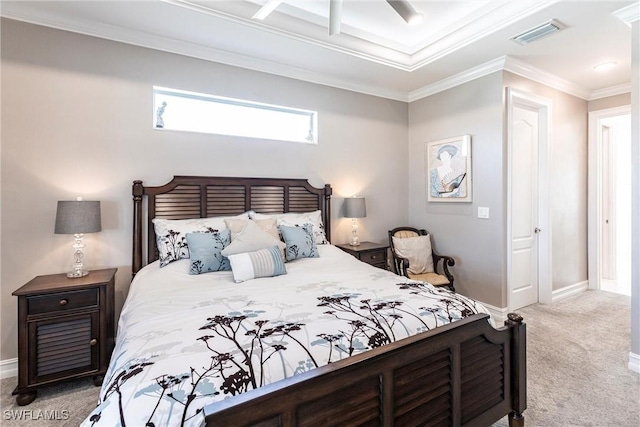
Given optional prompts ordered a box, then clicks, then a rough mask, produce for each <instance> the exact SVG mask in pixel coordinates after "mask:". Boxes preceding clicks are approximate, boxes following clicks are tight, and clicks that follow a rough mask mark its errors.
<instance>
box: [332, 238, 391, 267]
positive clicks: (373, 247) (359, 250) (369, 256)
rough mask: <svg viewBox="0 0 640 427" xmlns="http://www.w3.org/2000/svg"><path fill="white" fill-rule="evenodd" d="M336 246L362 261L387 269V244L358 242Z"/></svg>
mask: <svg viewBox="0 0 640 427" xmlns="http://www.w3.org/2000/svg"><path fill="white" fill-rule="evenodd" d="M336 246H337V247H339V248H340V249H342V250H343V251H345V252H348V253H350V254H351V255H353V256H354V257H356V258H358V259H359V260H360V261H362V262H366V263H367V264H371V265H373V266H374V267H379V268H382V269H384V270H387V249H389V245H386V244H381V243H372V242H360V245H359V246H351V245H349V244H348V243H345V244H343V245H336Z"/></svg>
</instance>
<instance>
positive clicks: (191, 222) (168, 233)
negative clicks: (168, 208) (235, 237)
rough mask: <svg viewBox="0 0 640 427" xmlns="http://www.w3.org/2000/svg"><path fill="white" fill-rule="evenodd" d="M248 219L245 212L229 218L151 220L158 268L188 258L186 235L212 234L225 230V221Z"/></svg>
mask: <svg viewBox="0 0 640 427" xmlns="http://www.w3.org/2000/svg"><path fill="white" fill-rule="evenodd" d="M231 218H235V219H248V218H249V215H248V214H247V213H246V212H245V213H242V214H240V215H236V216H231V217H212V218H194V219H159V218H154V219H153V220H152V222H153V227H154V230H155V232H156V246H157V248H158V252H159V255H160V267H164V266H166V265H167V264H169V263H172V262H173V261H177V260H179V259H185V258H189V247H188V244H187V240H186V237H185V236H186V235H187V233H212V232H215V231H222V230H226V229H227V226H226V224H225V223H224V220H225V219H231Z"/></svg>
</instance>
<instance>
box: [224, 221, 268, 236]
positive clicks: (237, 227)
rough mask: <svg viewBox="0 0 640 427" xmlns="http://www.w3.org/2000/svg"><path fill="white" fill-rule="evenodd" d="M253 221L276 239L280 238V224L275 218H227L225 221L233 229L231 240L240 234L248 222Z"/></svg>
mask: <svg viewBox="0 0 640 427" xmlns="http://www.w3.org/2000/svg"><path fill="white" fill-rule="evenodd" d="M249 221H253V222H254V223H255V224H257V225H258V226H260V228H261V229H262V230H264V231H266V232H267V233H269V234H271V235H272V236H273V237H274V238H275V239H278V240H280V234H278V224H277V223H276V219H275V218H271V219H256V220H251V219H225V220H224V223H225V224H226V225H227V228H228V229H229V230H230V231H231V240H232V241H233V239H235V238H236V236H237V235H238V234H240V232H241V231H242V230H244V228H245V227H246V226H247V222H249Z"/></svg>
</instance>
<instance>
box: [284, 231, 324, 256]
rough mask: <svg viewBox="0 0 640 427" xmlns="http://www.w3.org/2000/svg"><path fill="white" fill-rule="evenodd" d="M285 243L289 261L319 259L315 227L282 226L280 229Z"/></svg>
mask: <svg viewBox="0 0 640 427" xmlns="http://www.w3.org/2000/svg"><path fill="white" fill-rule="evenodd" d="M278 229H279V230H280V234H282V238H283V239H284V243H285V244H286V245H287V248H286V250H285V256H286V258H287V261H293V260H294V259H298V258H318V257H319V256H320V255H319V254H318V247H317V246H316V240H315V238H314V234H313V225H311V224H302V225H297V226H294V227H289V226H286V225H281V226H279V227H278Z"/></svg>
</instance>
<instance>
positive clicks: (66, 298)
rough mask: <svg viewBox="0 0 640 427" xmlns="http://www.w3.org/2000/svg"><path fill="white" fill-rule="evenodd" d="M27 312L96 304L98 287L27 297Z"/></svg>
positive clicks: (39, 312)
mask: <svg viewBox="0 0 640 427" xmlns="http://www.w3.org/2000/svg"><path fill="white" fill-rule="evenodd" d="M27 305H28V314H43V313H53V312H58V311H64V310H71V309H74V308H84V307H91V306H97V305H98V288H92V289H83V290H81V291H71V292H59V293H55V294H50V295H38V296H32V297H27Z"/></svg>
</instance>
